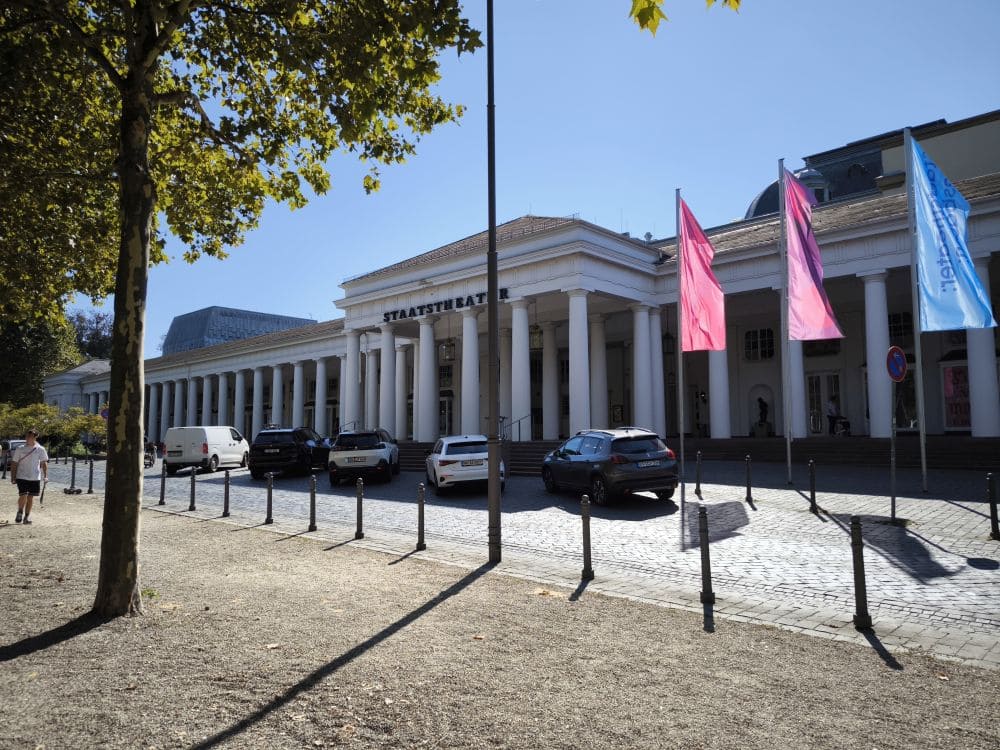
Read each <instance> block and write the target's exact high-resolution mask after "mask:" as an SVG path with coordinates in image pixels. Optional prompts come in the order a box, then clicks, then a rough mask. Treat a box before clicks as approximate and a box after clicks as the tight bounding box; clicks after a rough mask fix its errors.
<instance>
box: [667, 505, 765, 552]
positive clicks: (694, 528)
mask: <svg viewBox="0 0 1000 750" xmlns="http://www.w3.org/2000/svg"><path fill="white" fill-rule="evenodd" d="M688 505H690V506H691V507H688V508H687V509H686V510H685V512H684V514H683V525H684V539H683V541H682V549H695V548H697V547H700V546H701V543H700V539H699V535H698V507H697V505H694V504H690V503H689V504H688ZM705 514H706V515H707V517H708V541H709V543H713V542H721V541H722V540H723V539H729V538H730V537H734V536H739V532H738V531H737V529H741V528H743V527H744V526H747V525H749V524H750V516H749V515H748V514H747V509H746V505H745V504H744V503H741V502H736V501H735V500H734V501H731V502H728V503H718V504H716V505H706V506H705Z"/></svg>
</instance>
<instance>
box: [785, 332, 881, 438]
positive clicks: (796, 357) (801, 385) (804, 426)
mask: <svg viewBox="0 0 1000 750" xmlns="http://www.w3.org/2000/svg"><path fill="white" fill-rule="evenodd" d="M883 359H884V357H883ZM788 379H789V380H790V381H791V395H792V398H791V401H792V437H793V438H804V437H806V436H807V435H808V434H809V418H808V415H807V413H806V412H807V408H806V407H807V404H806V371H805V360H803V358H802V342H801V341H789V342H788Z"/></svg>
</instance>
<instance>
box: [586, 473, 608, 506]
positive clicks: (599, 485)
mask: <svg viewBox="0 0 1000 750" xmlns="http://www.w3.org/2000/svg"><path fill="white" fill-rule="evenodd" d="M590 500H591V502H593V503H594V504H595V505H607V504H608V486H607V485H606V484H605V483H604V477H602V476H601V475H600V474H598V475H597V476H595V477H594V478H593V479H591V480H590Z"/></svg>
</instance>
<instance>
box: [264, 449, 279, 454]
mask: <svg viewBox="0 0 1000 750" xmlns="http://www.w3.org/2000/svg"><path fill="white" fill-rule="evenodd" d="M264 453H281V448H265V449H264Z"/></svg>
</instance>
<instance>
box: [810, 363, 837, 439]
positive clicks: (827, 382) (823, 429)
mask: <svg viewBox="0 0 1000 750" xmlns="http://www.w3.org/2000/svg"><path fill="white" fill-rule="evenodd" d="M806 398H807V405H808V408H809V434H810V435H822V434H824V433H828V432H829V431H830V427H829V425H830V422H829V420H828V419H827V413H828V411H829V407H830V405H831V402H832V409H833V411H834V413H835V414H837V415H838V416H840V417H843V416H844V404H843V402H842V401H841V398H840V373H839V372H816V373H810V374H809V375H807V376H806Z"/></svg>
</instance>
